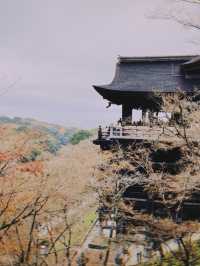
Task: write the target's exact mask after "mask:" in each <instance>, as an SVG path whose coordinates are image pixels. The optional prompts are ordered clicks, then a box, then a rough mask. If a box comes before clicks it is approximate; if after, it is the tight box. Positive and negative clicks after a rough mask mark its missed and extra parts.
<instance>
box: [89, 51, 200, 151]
mask: <svg viewBox="0 0 200 266" xmlns="http://www.w3.org/2000/svg"><path fill="white" fill-rule="evenodd" d="M199 86H200V56H196V55H193V56H161V57H119V58H118V62H117V66H116V72H115V77H114V79H113V81H112V82H111V83H110V84H108V85H95V86H94V89H95V90H96V91H97V92H98V93H99V94H100V95H101V96H102V97H103V99H105V100H107V101H108V102H109V105H108V106H110V105H112V104H116V105H121V106H122V115H121V118H120V119H119V121H118V126H108V127H107V129H106V130H104V129H102V128H101V127H100V128H99V135H98V139H97V140H95V141H94V143H95V144H97V145H100V146H101V148H102V149H106V148H109V147H110V145H112V144H113V143H116V142H119V143H127V142H128V143H129V142H130V141H131V140H133V139H136V140H140V139H141V138H142V139H145V138H146V139H149V138H150V139H151V140H153V139H154V138H155V139H156V138H157V137H158V135H160V131H159V129H158V128H156V127H155V126H156V125H158V124H159V123H158V122H159V113H160V112H162V104H163V103H162V95H163V94H174V93H178V92H179V91H184V92H185V93H187V94H191V93H192V92H193V91H194V90H196V89H198V87H199ZM133 110H141V112H142V115H141V120H140V121H138V123H135V122H133V115H132V114H133V113H134V112H133ZM169 116H170V117H171V118H172V119H173V118H174V116H175V114H169ZM152 124H154V129H155V132H154V133H153V129H152V130H151V134H148V132H149V126H151V125H152ZM119 125H120V126H119ZM135 125H137V130H136V127H135ZM145 127H146V128H145ZM147 127H148V128H147ZM159 128H160V127H159ZM160 130H161V129H160ZM136 131H137V132H136ZM156 132H157V133H156Z"/></svg>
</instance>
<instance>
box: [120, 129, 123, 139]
mask: <svg viewBox="0 0 200 266" xmlns="http://www.w3.org/2000/svg"><path fill="white" fill-rule="evenodd" d="M120 137H123V127H120Z"/></svg>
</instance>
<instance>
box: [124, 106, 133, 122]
mask: <svg viewBox="0 0 200 266" xmlns="http://www.w3.org/2000/svg"><path fill="white" fill-rule="evenodd" d="M132 110H133V108H132V106H131V105H129V104H123V105H122V123H123V125H132Z"/></svg>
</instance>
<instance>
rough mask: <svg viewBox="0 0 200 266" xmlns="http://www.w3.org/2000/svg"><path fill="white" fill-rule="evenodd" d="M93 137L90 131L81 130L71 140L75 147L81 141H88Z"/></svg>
mask: <svg viewBox="0 0 200 266" xmlns="http://www.w3.org/2000/svg"><path fill="white" fill-rule="evenodd" d="M91 136H92V134H91V133H90V131H88V130H79V131H78V132H76V133H75V134H74V135H73V136H72V138H71V139H70V143H71V144H73V145H76V144H78V143H79V142H80V141H82V140H84V139H88V138H89V137H91Z"/></svg>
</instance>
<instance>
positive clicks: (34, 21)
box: [0, 0, 199, 127]
mask: <svg viewBox="0 0 200 266" xmlns="http://www.w3.org/2000/svg"><path fill="white" fill-rule="evenodd" d="M167 3H168V4H169V3H170V1H167V0H152V1H149V0H101V1H99V0H84V1H83V0H56V1H55V0H43V1H40V0H17V1H13V0H6V1H4V0H0V88H2V87H5V86H7V85H8V84H10V83H12V82H13V81H15V80H19V81H18V82H17V84H16V85H15V86H14V87H12V88H11V89H10V90H9V91H8V92H7V94H5V95H4V96H2V97H1V98H0V114H8V115H12V116H24V117H35V118H38V119H42V120H46V121H50V122H56V123H62V124H65V125H70V126H71V125H75V126H81V127H94V126H96V125H98V124H99V123H104V124H105V123H107V122H108V121H112V120H113V119H117V118H118V117H119V113H120V112H119V108H117V107H112V108H111V109H109V110H106V109H105V105H106V103H105V102H104V101H103V100H102V99H101V97H100V96H98V95H97V94H96V93H95V92H94V91H93V89H92V84H101V83H107V82H110V81H111V79H112V77H113V75H114V67H115V62H116V57H117V55H119V54H121V55H130V56H131V55H132V56H137V55H160V54H196V53H198V51H199V47H198V46H195V45H194V44H193V43H192V42H191V40H193V39H195V38H198V34H197V33H195V32H193V31H191V30H190V31H188V30H187V29H185V28H183V27H182V26H180V25H178V24H176V23H175V22H173V21H166V20H153V19H149V18H148V15H149V14H151V12H153V11H154V10H155V9H157V10H161V9H162V8H163V7H164V5H166V4H167Z"/></svg>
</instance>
